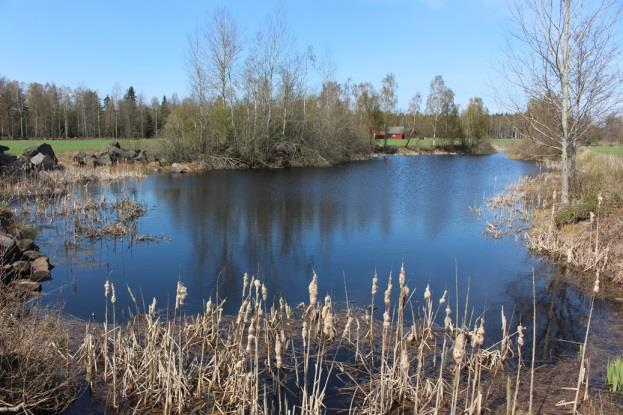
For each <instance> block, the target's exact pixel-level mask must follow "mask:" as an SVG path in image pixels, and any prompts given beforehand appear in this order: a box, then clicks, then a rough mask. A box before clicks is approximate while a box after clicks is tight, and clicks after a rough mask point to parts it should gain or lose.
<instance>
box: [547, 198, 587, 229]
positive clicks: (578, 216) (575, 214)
mask: <svg viewBox="0 0 623 415" xmlns="http://www.w3.org/2000/svg"><path fill="white" fill-rule="evenodd" d="M596 210H597V201H596V200H595V202H593V201H580V202H579V203H577V204H575V205H571V206H568V207H566V208H563V209H561V210H560V211H558V212H557V213H556V216H555V218H554V221H555V223H556V227H557V228H558V229H560V228H562V227H563V226H564V225H572V224H574V223H578V222H582V221H585V220H588V219H590V217H591V212H596Z"/></svg>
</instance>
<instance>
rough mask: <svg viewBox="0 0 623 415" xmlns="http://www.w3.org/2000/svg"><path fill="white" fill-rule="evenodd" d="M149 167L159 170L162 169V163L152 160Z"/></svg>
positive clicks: (155, 170) (152, 169) (154, 170)
mask: <svg viewBox="0 0 623 415" xmlns="http://www.w3.org/2000/svg"><path fill="white" fill-rule="evenodd" d="M147 168H148V169H149V170H151V171H153V172H159V171H160V170H162V169H161V168H160V163H158V162H156V161H152V162H150V163H149V164H148V165H147Z"/></svg>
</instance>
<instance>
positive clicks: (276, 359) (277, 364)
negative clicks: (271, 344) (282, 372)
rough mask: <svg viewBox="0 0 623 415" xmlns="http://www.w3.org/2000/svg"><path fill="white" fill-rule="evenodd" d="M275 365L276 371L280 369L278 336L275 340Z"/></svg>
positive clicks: (279, 341) (279, 340) (279, 342)
mask: <svg viewBox="0 0 623 415" xmlns="http://www.w3.org/2000/svg"><path fill="white" fill-rule="evenodd" d="M275 365H276V366H277V369H281V366H282V361H281V338H280V337H279V336H277V338H276V339H275Z"/></svg>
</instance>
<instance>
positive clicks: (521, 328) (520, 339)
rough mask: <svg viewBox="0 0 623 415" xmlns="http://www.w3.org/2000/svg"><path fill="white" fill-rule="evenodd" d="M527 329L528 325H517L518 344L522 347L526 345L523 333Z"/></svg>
mask: <svg viewBox="0 0 623 415" xmlns="http://www.w3.org/2000/svg"><path fill="white" fill-rule="evenodd" d="M525 329H526V327H525V326H522V325H521V324H520V325H518V326H517V333H518V336H517V344H518V345H519V346H520V347H523V345H524V335H523V332H524V330H525Z"/></svg>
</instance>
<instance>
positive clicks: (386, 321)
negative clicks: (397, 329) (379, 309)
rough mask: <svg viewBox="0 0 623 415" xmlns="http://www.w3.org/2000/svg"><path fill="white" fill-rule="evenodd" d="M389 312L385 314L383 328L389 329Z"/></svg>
mask: <svg viewBox="0 0 623 415" xmlns="http://www.w3.org/2000/svg"><path fill="white" fill-rule="evenodd" d="M389 324H390V323H389V311H386V312H384V313H383V327H384V328H389Z"/></svg>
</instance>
